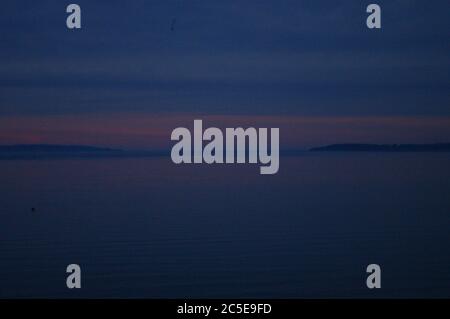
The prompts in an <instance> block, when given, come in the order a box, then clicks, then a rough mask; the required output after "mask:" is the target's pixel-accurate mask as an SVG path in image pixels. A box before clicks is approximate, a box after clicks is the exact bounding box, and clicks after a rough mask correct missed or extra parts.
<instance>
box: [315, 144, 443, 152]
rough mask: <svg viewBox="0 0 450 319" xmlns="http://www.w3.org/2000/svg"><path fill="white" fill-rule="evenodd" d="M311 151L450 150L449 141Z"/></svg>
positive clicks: (342, 146) (333, 146) (366, 145)
mask: <svg viewBox="0 0 450 319" xmlns="http://www.w3.org/2000/svg"><path fill="white" fill-rule="evenodd" d="M310 151H312V152H319V151H322V152H338V151H339V152H450V143H435V144H351V143H350V144H332V145H327V146H321V147H314V148H311V149H310Z"/></svg>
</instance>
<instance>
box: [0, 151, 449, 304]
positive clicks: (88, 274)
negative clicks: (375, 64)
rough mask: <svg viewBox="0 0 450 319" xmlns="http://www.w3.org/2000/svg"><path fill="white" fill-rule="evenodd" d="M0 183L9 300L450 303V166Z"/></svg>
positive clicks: (350, 166)
mask: <svg viewBox="0 0 450 319" xmlns="http://www.w3.org/2000/svg"><path fill="white" fill-rule="evenodd" d="M0 181H1V183H0V256H1V257H0V258H1V260H0V297H189V298H193V297H256V298H257V297H276V298H278V297H450V254H449V252H450V251H449V245H450V154H420V153H408V154H406V153H405V154H389V153H361V154H357V153H346V154H344V153H342V154H338V153H337V154H325V153H317V154H305V155H304V156H296V157H284V158H281V164H280V172H279V173H278V174H277V175H275V176H262V175H259V168H258V166H249V165H242V166H235V165H230V166H228V165H218V166H207V165H199V166H194V165H184V166H183V165H182V166H176V165H174V164H172V163H171V161H170V158H165V157H155V158H135V159H130V158H128V159H124V158H122V159H120V158H116V159H60V160H15V161H6V160H5V161H0ZM31 207H35V208H36V211H35V212H32V211H31ZM71 263H77V264H79V265H80V266H81V268H82V289H80V290H69V289H67V288H66V286H65V281H66V272H65V270H66V266H67V265H68V264H71ZM370 263H378V264H380V265H381V267H382V289H380V290H376V291H373V290H368V289H367V288H366V286H365V280H366V273H365V268H366V266H367V265H368V264H370Z"/></svg>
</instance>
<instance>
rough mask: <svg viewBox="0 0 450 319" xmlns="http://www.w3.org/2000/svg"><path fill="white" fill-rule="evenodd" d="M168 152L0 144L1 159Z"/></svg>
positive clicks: (118, 155)
mask: <svg viewBox="0 0 450 319" xmlns="http://www.w3.org/2000/svg"><path fill="white" fill-rule="evenodd" d="M165 154H167V152H164V151H159V150H153V151H145V150H138V151H130V150H122V149H114V148H107V147H96V146H88V145H58V144H16V145H0V159H45V158H71V157H75V158H76V157H82V158H85V157H89V158H97V157H148V156H161V155H165Z"/></svg>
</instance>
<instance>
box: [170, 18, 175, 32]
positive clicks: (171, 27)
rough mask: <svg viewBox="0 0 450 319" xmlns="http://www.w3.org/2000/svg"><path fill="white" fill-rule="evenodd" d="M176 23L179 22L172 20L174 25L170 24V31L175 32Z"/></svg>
mask: <svg viewBox="0 0 450 319" xmlns="http://www.w3.org/2000/svg"><path fill="white" fill-rule="evenodd" d="M175 22H177V19H172V23H171V24H170V31H175Z"/></svg>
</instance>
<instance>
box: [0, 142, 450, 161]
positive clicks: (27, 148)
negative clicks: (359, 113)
mask: <svg viewBox="0 0 450 319" xmlns="http://www.w3.org/2000/svg"><path fill="white" fill-rule="evenodd" d="M309 152H390V153H394V152H402V153H405V152H450V143H436V144H352V143H348V144H331V145H326V146H320V147H313V148H310V149H309V150H308V149H306V150H305V149H304V150H301V149H285V150H281V151H280V154H281V155H282V156H295V155H300V154H305V153H309ZM161 156H170V150H122V149H114V148H105V147H96V146H86V145H57V144H17V145H0V160H13V159H64V158H133V157H135V158H139V157H161Z"/></svg>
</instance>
